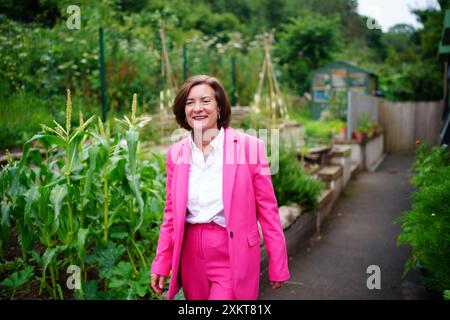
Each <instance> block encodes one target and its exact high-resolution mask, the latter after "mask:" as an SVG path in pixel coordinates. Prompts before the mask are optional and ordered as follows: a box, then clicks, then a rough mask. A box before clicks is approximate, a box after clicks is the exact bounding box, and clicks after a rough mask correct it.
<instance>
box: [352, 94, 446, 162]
mask: <svg viewBox="0 0 450 320" xmlns="http://www.w3.org/2000/svg"><path fill="white" fill-rule="evenodd" d="M348 101H349V105H348V113H349V114H348V120H349V121H348V122H349V123H348V129H349V131H350V130H354V128H356V127H357V125H358V119H360V117H361V114H363V113H366V114H368V115H369V117H371V118H372V119H373V120H375V121H376V122H378V123H379V124H380V125H381V126H382V127H383V128H384V131H385V133H384V145H385V150H386V152H389V153H406V154H409V153H413V152H414V150H415V148H416V147H415V145H416V141H417V140H420V141H427V142H428V143H429V144H430V145H437V144H438V143H439V130H440V128H441V125H442V113H443V103H442V101H432V102H390V101H387V100H385V99H382V98H375V97H373V96H367V95H362V94H358V93H355V92H352V93H349V99H348ZM369 109H370V110H369ZM350 133H351V131H350Z"/></svg>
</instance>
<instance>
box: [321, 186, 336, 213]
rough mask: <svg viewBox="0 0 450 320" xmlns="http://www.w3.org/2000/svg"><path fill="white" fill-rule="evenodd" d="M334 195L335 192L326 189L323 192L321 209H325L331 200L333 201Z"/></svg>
mask: <svg viewBox="0 0 450 320" xmlns="http://www.w3.org/2000/svg"><path fill="white" fill-rule="evenodd" d="M332 195H333V191H332V190H331V189H324V190H322V191H321V193H320V196H319V199H318V203H319V209H321V208H323V207H324V206H325V205H327V204H328V203H329V202H330V200H331V199H332Z"/></svg>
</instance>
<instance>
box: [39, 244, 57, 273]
mask: <svg viewBox="0 0 450 320" xmlns="http://www.w3.org/2000/svg"><path fill="white" fill-rule="evenodd" d="M56 252H57V249H56V248H47V250H45V252H44V256H43V257H42V263H43V266H42V272H43V273H44V272H45V270H47V267H48V265H49V264H50V263H51V262H52V260H53V257H54V256H55V254H56Z"/></svg>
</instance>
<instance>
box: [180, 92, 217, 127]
mask: <svg viewBox="0 0 450 320" xmlns="http://www.w3.org/2000/svg"><path fill="white" fill-rule="evenodd" d="M215 97H216V95H215V92H214V89H213V88H211V87H210V86H209V85H207V84H199V85H197V86H195V87H193V88H191V91H189V95H188V97H187V99H186V106H185V108H184V112H185V114H186V120H187V122H188V124H189V126H190V127H191V128H193V129H199V128H201V130H202V131H206V130H208V129H217V117H218V115H219V108H218V106H217V101H216V98H215Z"/></svg>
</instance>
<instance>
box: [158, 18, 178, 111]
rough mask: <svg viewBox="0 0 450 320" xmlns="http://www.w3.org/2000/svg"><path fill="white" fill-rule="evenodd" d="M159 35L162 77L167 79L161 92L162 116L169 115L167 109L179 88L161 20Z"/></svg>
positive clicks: (160, 106)
mask: <svg viewBox="0 0 450 320" xmlns="http://www.w3.org/2000/svg"><path fill="white" fill-rule="evenodd" d="M159 36H160V38H161V47H162V60H161V77H162V79H164V80H165V83H164V88H163V89H162V90H161V91H160V92H159V101H160V102H159V111H160V114H161V116H163V115H164V116H165V115H167V110H168V109H169V108H170V106H171V105H172V103H173V100H174V98H175V92H176V90H177V87H178V86H177V81H176V79H175V77H174V75H173V71H172V66H171V64H170V60H169V54H168V52H167V45H166V37H165V34H164V24H163V22H162V21H161V22H160V28H159Z"/></svg>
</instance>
